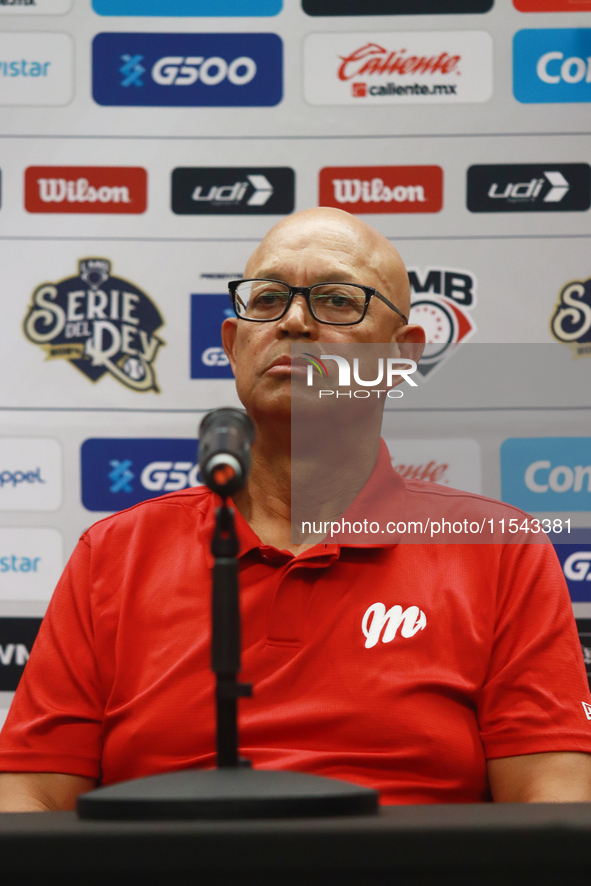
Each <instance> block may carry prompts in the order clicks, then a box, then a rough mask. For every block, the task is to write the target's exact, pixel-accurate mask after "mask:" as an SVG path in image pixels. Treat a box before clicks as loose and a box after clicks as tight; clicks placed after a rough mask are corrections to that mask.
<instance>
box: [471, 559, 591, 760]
mask: <svg viewBox="0 0 591 886" xmlns="http://www.w3.org/2000/svg"><path fill="white" fill-rule="evenodd" d="M590 703H591V698H590V695H589V684H588V681H587V675H586V673H585V667H584V664H583V656H582V652H581V645H580V642H579V638H578V635H577V628H576V624H575V619H574V616H573V611H572V604H571V601H570V597H569V593H568V589H567V586H566V582H565V580H564V576H563V574H562V569H561V567H560V563H559V561H558V557H557V556H556V552H555V550H554V548H553V547H552V545H550V544H529V545H506V546H505V549H504V551H503V554H502V557H501V566H500V574H499V583H498V589H497V605H496V622H495V627H494V637H493V644H492V652H491V658H490V667H489V670H488V674H487V676H486V679H485V682H484V685H483V687H482V690H481V692H480V697H479V702H478V720H479V725H480V730H481V737H482V742H483V745H484V750H485V754H486V756H487V758H489V759H490V758H495V757H509V756H517V755H519V754H535V753H544V752H551V751H579V752H581V751H583V752H586V753H591V721H590V720H589V719H588V716H587V710H591V708H590V709H586V708H585V705H586V704H590Z"/></svg>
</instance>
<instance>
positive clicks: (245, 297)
mask: <svg viewBox="0 0 591 886" xmlns="http://www.w3.org/2000/svg"><path fill="white" fill-rule="evenodd" d="M228 288H229V290H230V297H231V299H232V304H233V306H234V310H235V312H236V316H237V317H239V318H240V320H250V321H251V322H253V323H271V322H273V321H275V320H281V318H282V317H283V316H285V314H287V312H288V310H289V307H290V305H291V303H292V301H293V299H294V296H296V295H303V297H304V298H305V299H306V304H307V305H308V310H309V311H310V313H311V315H312V316H313V317H314V319H315V320H317V321H318V323H327V324H328V325H330V326H355V324H356V323H361V322H362V320H363V319H364V317H365V315H366V314H367V309H368V307H369V303H370V301H371V299H372V298H373V297H374V296H375V297H376V298H379V300H380V301H381V302H383V303H384V304H385V305H388V307H389V308H392V310H393V311H395V312H396V313H397V314H398V316H399V317H401V318H402V319H403V320H404V324H405V325H406V324H407V323H408V318H407V317H405V316H404V314H403V313H402V311H399V310H398V308H397V307H396V305H393V304H392V302H391V301H389V300H388V299H387V298H386V297H385V296H383V295H382V294H381V293H380V292H378V291H377V289H373V287H371V286H359V285H358V284H357V283H316V284H314V286H289V284H287V283H283V282H282V281H281V280H266V279H254V280H232V281H230V283H228Z"/></svg>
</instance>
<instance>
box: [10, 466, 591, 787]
mask: <svg viewBox="0 0 591 886" xmlns="http://www.w3.org/2000/svg"><path fill="white" fill-rule="evenodd" d="M390 470H391V468H390V466H389V464H388V465H387V464H385V463H384V461H383V459H381V460H380V461H379V462H378V465H377V466H376V471H390ZM398 482H402V481H400V480H399V478H398V479H397V480H396V483H398ZM407 488H408V489H409V490H415V492H416V491H417V490H418V491H420V490H421V489H423V490H424V489H425V488H426V487H425V485H424V484H419V483H407ZM429 490H431V491H432V492H435V493H436V494H437V495H448V494H449V495H455V496H457V495H458V493H457V492H455V493H454V492H453V491H449V490H446V489H444V488H443V487H433V486H429ZM214 507H215V501H214V497H213V495H212V494H211V493H210V492H209V491H208V490H206V489H205V488H202V487H200V488H197V489H188V490H185V491H183V492H177V493H171V494H169V495H165V496H163V497H162V498H158V499H153V500H151V501H147V502H144V503H142V504H139V505H136V506H135V507H134V508H130V509H129V510H127V511H123V512H122V513H120V514H116V515H114V516H112V517H108V518H107V519H105V520H102V521H101V522H99V523H97V524H96V525H95V526H93V527H92V528H91V529H90V530H89V531H88V532H86V533H85V534H84V535H83V536H82V538H81V540H80V542H79V544H78V546H77V548H76V550H75V552H74V554H73V555H72V558H71V560H70V562H69V564H68V566H67V568H66V570H65V572H64V575H63V576H62V578H61V580H60V582H59V584H58V587H57V589H56V591H55V593H54V595H53V598H52V600H51V603H50V606H49V609H48V612H47V615H46V617H45V619H44V621H43V624H42V626H41V630H40V633H39V636H38V639H37V641H36V643H35V645H34V648H33V651H32V654H31V657H30V660H29V662H28V664H27V667H26V669H25V672H24V675H23V678H22V680H21V682H20V685H19V688H18V691H17V693H16V696H15V699H14V702H13V704H12V707H11V709H10V713H9V715H8V719H7V721H6V725H5V727H4V729H3V730H2V734H1V736H0V770H6V771H30V772H65V773H72V774H77V775H84V776H89V777H92V778H100V779H101V780H102V783H103V784H110V783H112V782H117V781H123V780H125V779H130V778H137V777H139V776H143V775H150V774H154V773H159V772H167V771H172V770H177V769H182V768H186V767H206V768H207V767H213V766H214V765H215V755H214V733H215V725H214V681H213V676H212V674H211V672H210V669H209V667H210V665H209V645H210V587H211V584H210V581H211V580H210V571H209V570H210V565H211V555H210V552H209V544H210V535H211V528H212V525H213V513H214ZM236 522H237V528H238V533H239V538H240V555H239V556H240V582H241V591H240V594H241V609H242V618H243V630H242V645H243V654H242V663H243V671H242V679H243V680H244V681H247V682H251V683H253V684H254V697H253V698H252V699H244V700H242V701H241V702H240V746H241V753H242V755H243V756H246V757H248V758H250V759H251V760H252V762H253V765H254V766H255V767H259V768H263V769H265V768H278V769H293V770H301V771H305V772H312V773H316V774H319V775H326V776H331V777H334V778H343V779H347V780H350V781H353V782H357V783H359V784H363V785H369V786H373V787H375V788H377V789H379V790H380V791H381V799H382V802H384V803H438V802H475V801H483V800H487V799H490V796H489V791H488V787H487V779H486V765H485V764H486V758H492V757H504V756H513V755H517V754H529V753H538V752H544V751H585V752H588V753H591V722H590V721H589V720H588V719H587V718H586V715H585V709H584V706H583V705H582V702H586V703H591V698H590V696H589V690H588V686H587V680H586V676H585V671H584V667H583V662H582V657H581V652H580V646H579V642H578V638H577V633H576V628H575V624H574V619H573V616H572V608H571V604H570V600H569V597H568V592H567V589H566V586H565V582H564V579H563V576H562V572H561V569H560V566H559V564H558V561H557V559H556V556H555V554H554V551H553V548H552V547H551V546H548V545H531V546H524V545H507V546H503V545H492V544H491V545H477V546H470V545H417V544H413V545H404V544H398V545H396V544H385V545H371V546H370V545H366V546H364V545H357V546H353V545H340V546H339V545H337V544H318V545H316V546H315V547H312V548H310V549H308V550H306V551H305V552H303V553H302V554H300V555H299V556H297V557H294V556H293V555H292V554H290V553H289V552H286V551H279V550H276V549H275V548H272V547H269V546H268V545H262V544H260V541H259V539H258V538H257V537H256V535H255V534H254V532H253V531H252V530H251V529H250V527H249V526H248V524H247V523H246V522H245V521H244V520H243V519H242V517H241V516H240V514H236Z"/></svg>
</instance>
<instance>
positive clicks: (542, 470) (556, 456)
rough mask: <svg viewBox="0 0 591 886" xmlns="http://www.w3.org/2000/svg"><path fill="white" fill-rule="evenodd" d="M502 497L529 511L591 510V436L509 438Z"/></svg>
mask: <svg viewBox="0 0 591 886" xmlns="http://www.w3.org/2000/svg"><path fill="white" fill-rule="evenodd" d="M501 497H502V499H503V501H505V502H507V503H508V504H512V505H516V506H517V507H518V508H523V510H524V511H528V512H536V511H562V512H568V511H591V437H533V438H531V437H530V438H526V437H519V438H512V439H509V440H505V441H504V442H503V444H502V446H501Z"/></svg>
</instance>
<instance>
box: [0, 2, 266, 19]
mask: <svg viewBox="0 0 591 886" xmlns="http://www.w3.org/2000/svg"><path fill="white" fill-rule="evenodd" d="M0 2H1V0H0ZM282 6H283V0H92V8H93V9H94V11H95V12H98V14H99V15H143V16H147V15H165V16H204V15H208V16H209V15H211V16H220V15H224V16H225V15H227V16H231V15H236V16H238V15H240V16H243V15H252V16H254V15H277V14H278V13H279V12H281V9H282Z"/></svg>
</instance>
